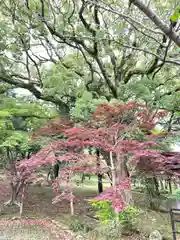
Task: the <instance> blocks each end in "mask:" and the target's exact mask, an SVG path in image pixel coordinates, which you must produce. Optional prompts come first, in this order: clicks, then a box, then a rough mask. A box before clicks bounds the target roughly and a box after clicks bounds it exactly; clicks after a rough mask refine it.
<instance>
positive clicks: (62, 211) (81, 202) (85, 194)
mask: <svg viewBox="0 0 180 240" xmlns="http://www.w3.org/2000/svg"><path fill="white" fill-rule="evenodd" d="M96 181H97V180H96V179H95V180H94V184H93V180H91V181H88V180H86V181H85V183H84V184H83V185H81V186H75V188H74V192H75V193H76V196H77V200H76V203H75V215H76V219H78V220H79V221H80V222H83V223H85V224H86V225H88V226H89V228H90V229H93V228H94V227H95V226H96V224H97V220H94V218H93V212H92V209H91V207H90V206H89V204H88V201H87V199H88V198H92V197H94V196H96V194H97V190H96ZM0 191H1V193H2V194H1V195H0V196H1V198H0V203H1V204H2V203H3V202H4V201H6V200H8V186H7V183H6V182H5V181H4V180H3V179H1V184H0ZM53 196H54V194H53V192H52V189H51V187H50V186H31V187H29V190H28V199H27V201H25V204H24V217H25V218H27V217H28V218H30V219H39V220H40V221H41V220H43V221H44V222H46V221H47V222H46V224H45V223H44V224H45V226H46V227H45V228H44V227H42V225H43V224H40V225H39V226H36V228H35V227H34V226H33V225H32V226H31V227H30V228H27V225H26V226H24V225H23V224H21V228H18V231H17V226H16V225H15V226H14V227H13V228H12V227H9V228H8V227H7V226H6V225H5V227H4V228H3V227H2V228H0V229H1V230H0V233H1V235H2V237H3V236H4V235H7V234H8V237H9V238H8V240H11V239H15V240H16V239H17V240H21V239H24V240H29V239H32V240H33V239H36V240H39V239H45V240H46V239H50V240H54V239H62V240H63V239H69V240H70V239H71V238H72V235H71V234H70V232H69V231H68V228H69V227H70V224H71V218H70V212H69V203H68V202H67V201H63V202H60V203H58V204H54V205H53V204H52V198H53ZM134 197H135V202H136V204H137V206H138V205H140V206H143V201H145V200H144V199H143V197H142V194H141V195H140V194H138V193H135V194H134ZM18 216H19V209H18V208H17V207H7V208H6V209H5V210H4V211H3V212H1V214H0V225H2V224H1V222H2V221H3V220H4V219H9V218H12V217H18ZM49 220H50V221H54V222H55V223H57V224H58V228H57V229H58V230H57V229H56V230H57V232H59V233H60V234H61V237H60V238H57V236H54V235H53V234H52V233H51V231H50V230H47V229H48V222H49ZM142 222H143V224H142ZM51 224H52V223H51ZM51 224H50V226H52V225H51ZM137 224H138V226H137V227H138V229H139V231H140V232H142V235H141V236H140V235H133V236H127V237H123V238H120V239H122V240H128V239H129V240H143V239H148V237H147V236H148V235H149V234H150V233H151V232H152V231H153V230H158V231H159V232H160V233H162V234H163V236H165V237H166V239H167V240H171V239H172V234H171V231H172V230H171V224H170V218H169V215H168V214H164V213H158V212H152V211H144V212H143V214H142V215H141V216H140V218H139V220H138V221H137ZM8 229H9V230H8ZM13 229H14V230H13ZM56 230H54V232H56ZM15 233H16V234H15ZM63 235H64V236H63ZM144 235H145V237H143V236H144ZM20 236H22V238H20ZM18 237H19V238H18ZM74 239H75V238H74ZM2 240H7V239H6V238H4V239H3V238H2Z"/></svg>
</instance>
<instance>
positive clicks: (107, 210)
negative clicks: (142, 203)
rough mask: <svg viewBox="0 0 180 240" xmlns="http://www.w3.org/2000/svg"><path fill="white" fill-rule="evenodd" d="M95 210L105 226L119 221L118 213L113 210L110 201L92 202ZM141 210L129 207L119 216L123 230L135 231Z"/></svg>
mask: <svg viewBox="0 0 180 240" xmlns="http://www.w3.org/2000/svg"><path fill="white" fill-rule="evenodd" d="M90 203H91V205H92V207H93V208H94V210H95V215H96V217H98V218H99V220H100V222H101V223H103V224H108V223H109V222H111V221H117V213H116V212H115V211H114V210H113V208H112V204H111V202H110V201H95V200H92V201H90ZM139 214H140V210H139V209H137V208H136V207H134V206H127V207H126V208H125V209H124V210H123V211H122V212H120V213H119V214H118V222H119V224H120V225H121V226H122V228H128V229H129V230H132V229H133V226H134V223H135V220H136V218H137V217H138V215H139Z"/></svg>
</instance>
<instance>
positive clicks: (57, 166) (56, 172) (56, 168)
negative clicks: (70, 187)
mask: <svg viewBox="0 0 180 240" xmlns="http://www.w3.org/2000/svg"><path fill="white" fill-rule="evenodd" d="M53 172H54V178H57V177H58V176H59V164H58V163H56V164H55V165H54V166H53Z"/></svg>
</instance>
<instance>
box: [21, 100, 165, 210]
mask: <svg viewBox="0 0 180 240" xmlns="http://www.w3.org/2000/svg"><path fill="white" fill-rule="evenodd" d="M166 115H167V112H166V111H154V110H149V109H147V107H146V106H145V105H139V104H137V103H135V102H130V103H127V104H101V105H100V106H99V107H97V109H96V111H95V113H94V114H93V118H92V119H91V120H89V121H87V122H86V123H84V124H83V125H82V126H80V127H73V128H72V127H71V125H68V126H66V125H65V124H63V123H64V122H60V123H61V124H59V127H58V125H56V128H54V132H55V133H56V132H57V133H59V132H62V133H63V134H64V136H65V137H66V139H58V140H55V141H53V142H51V143H50V145H49V146H47V147H46V148H44V149H42V150H41V151H40V152H39V153H37V154H36V155H35V156H32V158H30V161H28V160H23V161H21V163H20V165H19V166H20V168H24V169H25V168H26V171H28V170H29V169H32V170H33V169H34V168H35V167H37V166H40V165H43V164H48V163H50V162H53V161H56V160H57V158H58V159H59V160H61V161H65V162H68V163H69V164H68V165H67V166H65V167H63V168H62V169H61V174H60V176H59V177H58V178H57V179H56V181H54V183H53V187H54V189H55V190H56V191H57V196H56V197H55V198H54V199H53V203H57V202H59V201H61V200H63V199H67V200H69V201H70V206H71V214H73V213H74V209H73V201H74V198H75V196H74V195H73V178H72V177H73V175H74V174H76V173H84V172H90V173H103V172H106V171H107V167H106V168H102V167H100V166H97V164H96V161H97V159H96V156H92V155H89V154H84V152H83V149H84V148H87V147H95V148H98V149H100V151H101V150H102V151H104V152H106V153H108V154H109V161H110V162H109V163H108V166H109V167H108V168H109V169H110V171H111V175H112V187H111V188H109V189H107V190H105V191H104V192H103V193H102V194H101V195H100V196H99V197H97V198H96V199H97V200H110V201H111V202H112V205H113V208H114V209H115V210H116V211H117V212H119V211H121V210H122V209H123V208H124V206H126V205H128V204H131V200H132V196H131V190H130V178H131V172H132V170H133V169H134V167H136V165H137V163H138V161H140V159H141V158H142V157H150V158H151V159H153V162H154V164H155V165H156V167H157V168H158V167H159V168H160V167H162V165H161V164H160V163H161V162H162V163H163V162H164V161H165V159H166V158H165V157H164V156H162V154H161V151H160V149H158V148H157V146H159V145H161V144H160V143H159V142H158V137H157V136H156V137H154V135H151V134H150V131H151V130H152V129H153V128H154V127H155V125H156V124H157V121H158V119H159V118H163V117H164V116H166ZM66 123H67V121H66ZM48 130H49V129H48V127H47V128H43V130H41V133H43V134H49V131H48ZM50 133H51V134H52V128H51V131H50ZM152 139H153V141H152ZM57 151H58V152H60V155H59V156H57V155H56V152H57ZM47 156H48V157H47ZM49 156H51V157H49ZM55 156H56V157H55ZM62 182H65V183H66V188H65V189H64V190H63V191H62V192H61V191H60V189H59V187H60V186H61V183H62ZM59 191H60V192H59Z"/></svg>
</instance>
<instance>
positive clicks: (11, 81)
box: [0, 74, 69, 113]
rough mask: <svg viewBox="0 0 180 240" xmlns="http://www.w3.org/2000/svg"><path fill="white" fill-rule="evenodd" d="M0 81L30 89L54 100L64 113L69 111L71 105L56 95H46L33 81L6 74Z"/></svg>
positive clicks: (37, 96) (37, 95)
mask: <svg viewBox="0 0 180 240" xmlns="http://www.w3.org/2000/svg"><path fill="white" fill-rule="evenodd" d="M0 81H2V82H5V83H9V84H11V85H13V86H16V87H19V88H24V89H27V90H29V91H30V92H31V93H32V94H33V95H34V96H35V97H36V98H38V99H41V100H44V101H48V102H52V103H54V104H56V105H58V106H59V108H60V109H62V111H63V113H69V106H68V105H67V104H66V103H65V102H63V101H62V100H61V99H58V98H55V97H54V96H45V95H43V94H42V93H41V91H39V90H38V89H37V87H36V86H35V85H34V84H32V83H25V82H22V81H18V80H15V79H13V78H12V77H11V76H6V75H4V74H2V75H0Z"/></svg>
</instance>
